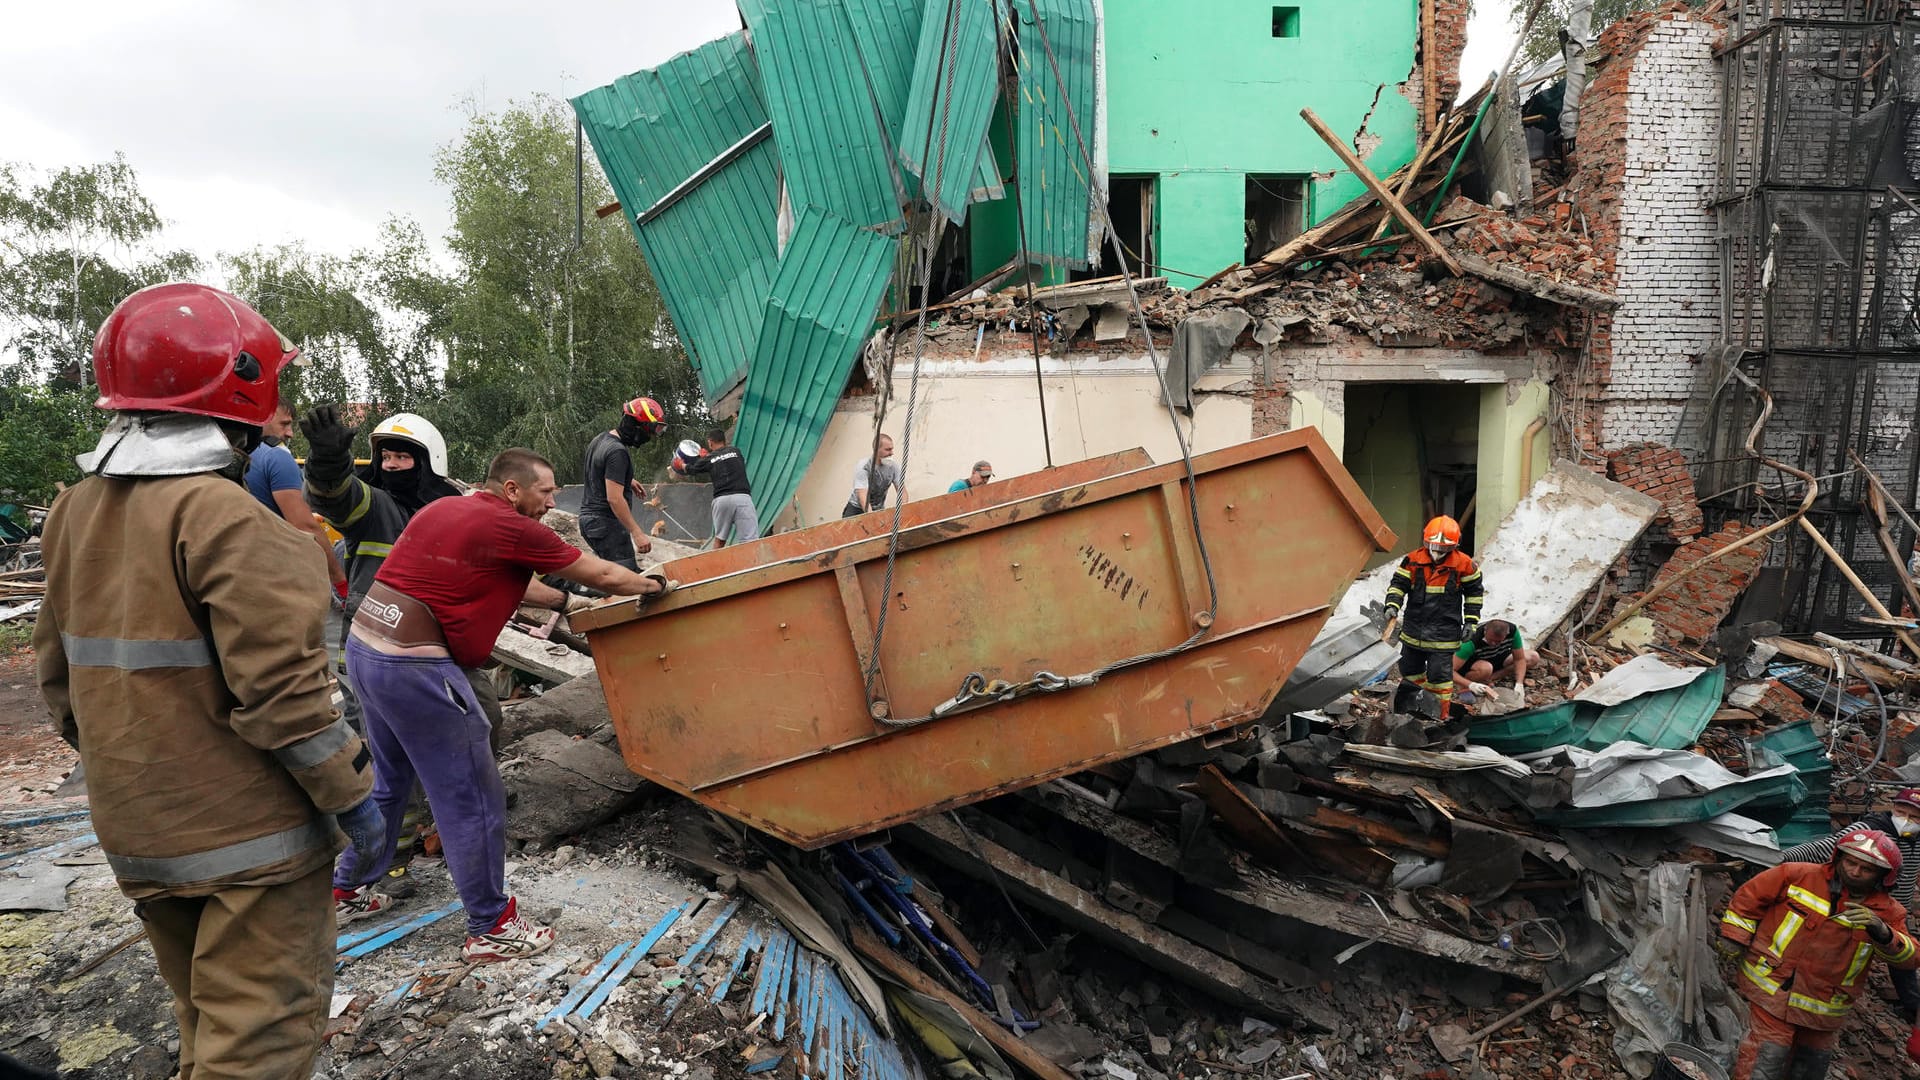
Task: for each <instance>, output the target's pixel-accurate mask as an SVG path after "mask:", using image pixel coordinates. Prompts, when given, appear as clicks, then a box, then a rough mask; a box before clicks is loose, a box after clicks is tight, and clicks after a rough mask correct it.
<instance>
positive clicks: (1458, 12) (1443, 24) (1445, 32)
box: [1420, 0, 1471, 112]
mask: <svg viewBox="0 0 1920 1080" xmlns="http://www.w3.org/2000/svg"><path fill="white" fill-rule="evenodd" d="M1470 3H1471V0H1433V33H1432V35H1431V36H1430V40H1431V41H1432V43H1433V55H1432V56H1430V57H1429V56H1422V57H1421V58H1420V62H1421V63H1422V64H1425V65H1428V66H1431V67H1432V68H1433V69H1434V74H1433V86H1434V94H1433V96H1434V97H1435V98H1436V99H1437V100H1438V101H1439V103H1440V108H1441V109H1444V108H1446V107H1447V106H1449V105H1452V104H1453V99H1454V98H1457V97H1459V96H1460V56H1461V54H1462V53H1464V52H1465V51H1466V48H1467V9H1468V7H1469V6H1470ZM1435 111H1436V112H1437V111H1438V110H1435Z"/></svg>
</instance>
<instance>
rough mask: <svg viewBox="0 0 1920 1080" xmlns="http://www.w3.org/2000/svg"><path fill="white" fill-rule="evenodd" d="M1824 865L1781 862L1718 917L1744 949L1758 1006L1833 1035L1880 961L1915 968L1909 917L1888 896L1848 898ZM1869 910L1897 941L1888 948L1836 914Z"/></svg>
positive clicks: (1744, 983)
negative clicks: (1855, 906)
mask: <svg viewBox="0 0 1920 1080" xmlns="http://www.w3.org/2000/svg"><path fill="white" fill-rule="evenodd" d="M1831 875H1832V867H1831V866H1830V865H1829V864H1824V863H1781V864H1780V865H1779V866H1776V867H1774V868H1772V869H1771V870H1767V871H1765V872H1764V873H1761V874H1760V875H1759V876H1757V877H1755V878H1754V879H1753V880H1751V881H1749V882H1747V883H1746V884H1745V885H1742V886H1741V887H1740V889H1739V891H1738V892H1736V893H1734V894H1733V902H1732V903H1731V904H1729V905H1728V906H1727V911H1726V914H1724V915H1722V916H1721V917H1720V934H1721V936H1722V937H1725V938H1726V939H1727V940H1729V941H1731V942H1733V943H1735V944H1737V945H1739V946H1741V947H1742V948H1743V949H1744V950H1745V951H1744V952H1743V953H1742V955H1741V957H1740V993H1741V994H1742V995H1743V996H1744V997H1745V998H1746V999H1747V1000H1748V1001H1750V1002H1752V1003H1753V1004H1754V1005H1755V1006H1757V1007H1759V1008H1762V1009H1765V1010H1766V1011H1767V1012H1769V1013H1772V1014H1773V1015H1774V1016H1777V1017H1779V1018H1780V1019H1782V1020H1785V1021H1787V1022H1788V1023H1790V1024H1795V1025H1797V1026H1799V1027H1807V1028H1814V1029H1816V1030H1822V1031H1829V1030H1832V1029H1834V1028H1837V1027H1839V1026H1840V1025H1841V1024H1843V1023H1845V1022H1846V1019H1847V1014H1848V1013H1849V1012H1851V1011H1852V1009H1853V1003H1854V1001H1855V1000H1856V999H1857V998H1859V997H1860V995H1862V994H1864V993H1867V992H1868V991H1867V980H1866V975H1867V968H1868V967H1870V966H1871V965H1872V963H1873V959H1874V958H1875V957H1876V956H1877V957H1879V958H1880V959H1882V960H1885V961H1886V962H1887V964H1888V966H1890V967H1896V968H1912V967H1914V966H1915V964H1916V956H1915V950H1914V941H1913V938H1912V937H1910V936H1909V935H1908V934H1907V930H1906V925H1907V913H1906V910H1905V909H1903V908H1902V907H1901V906H1900V905H1899V904H1898V903H1895V902H1894V899H1893V897H1891V896H1889V895H1887V893H1886V892H1885V891H1884V890H1881V891H1878V892H1875V893H1874V894H1873V895H1871V896H1867V897H1848V896H1846V895H1845V894H1844V893H1843V892H1842V891H1841V888H1840V886H1839V884H1838V883H1837V882H1836V881H1835V880H1834V879H1833V877H1832V876H1831ZM1856 901H1857V902H1858V903H1860V904H1863V905H1865V906H1866V907H1867V908H1868V909H1869V910H1871V911H1872V912H1873V913H1874V914H1875V915H1878V916H1880V919H1881V921H1883V922H1885V923H1886V924H1887V928H1888V929H1889V930H1892V931H1893V940H1892V941H1890V942H1888V943H1887V944H1885V945H1880V944H1877V943H1875V942H1874V941H1873V940H1872V939H1871V938H1869V937H1867V931H1866V928H1865V927H1861V928H1859V929H1854V928H1853V927H1850V926H1847V925H1846V924H1845V923H1842V922H1837V921H1835V919H1834V916H1836V915H1839V914H1840V913H1841V912H1842V911H1844V910H1845V909H1846V906H1847V904H1848V903H1850V902H1856Z"/></svg>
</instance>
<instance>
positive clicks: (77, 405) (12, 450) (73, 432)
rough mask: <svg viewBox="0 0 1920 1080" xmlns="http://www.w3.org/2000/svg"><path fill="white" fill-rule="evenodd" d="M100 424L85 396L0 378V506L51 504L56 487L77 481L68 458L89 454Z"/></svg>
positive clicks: (76, 471)
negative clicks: (17, 502)
mask: <svg viewBox="0 0 1920 1080" xmlns="http://www.w3.org/2000/svg"><path fill="white" fill-rule="evenodd" d="M100 420H101V414H100V412H98V411H97V410H95V409H94V407H93V396H92V394H91V393H89V392H87V391H84V390H81V389H79V388H77V387H74V386H72V385H69V384H66V383H59V382H55V383H50V384H46V385H38V384H35V383H32V382H26V381H21V380H13V379H0V502H5V501H10V500H13V499H21V500H24V501H26V502H31V503H37V504H39V505H41V506H45V505H46V504H48V503H50V502H52V501H53V496H54V494H55V492H57V491H58V490H59V489H58V487H57V486H56V485H57V484H59V483H60V482H61V481H65V482H67V483H72V482H74V481H75V480H78V479H80V469H79V467H78V466H76V465H75V464H74V463H73V459H74V455H76V454H83V453H85V452H87V451H88V450H91V449H93V444H94V442H95V441H96V439H97V438H98V437H99V434H100V427H101V424H100Z"/></svg>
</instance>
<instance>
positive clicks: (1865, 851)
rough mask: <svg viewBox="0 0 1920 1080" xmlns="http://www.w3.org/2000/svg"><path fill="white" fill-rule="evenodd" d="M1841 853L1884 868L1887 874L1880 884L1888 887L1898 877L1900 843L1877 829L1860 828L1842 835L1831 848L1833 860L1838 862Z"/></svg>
mask: <svg viewBox="0 0 1920 1080" xmlns="http://www.w3.org/2000/svg"><path fill="white" fill-rule="evenodd" d="M1842 855H1851V856H1853V857H1854V858H1856V859H1859V860H1860V861H1861V862H1863V863H1867V864H1869V865H1871V866H1878V867H1880V868H1882V869H1884V870H1885V871H1886V872H1887V876H1886V878H1885V879H1884V880H1883V881H1882V884H1883V885H1885V886H1886V887H1887V888H1889V889H1891V888H1893V885H1894V882H1896V881H1898V880H1899V879H1900V845H1898V844H1896V843H1894V842H1893V840H1892V839H1891V838H1890V837H1888V836H1887V834H1886V833H1883V832H1881V831H1880V830H1878V829H1861V830H1860V831H1859V832H1854V833H1848V834H1847V835H1846V836H1844V837H1842V838H1841V840H1840V844H1839V846H1838V847H1836V848H1834V850H1833V861H1834V862H1836V863H1837V862H1839V861H1840V856H1842Z"/></svg>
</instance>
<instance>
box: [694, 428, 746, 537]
mask: <svg viewBox="0 0 1920 1080" xmlns="http://www.w3.org/2000/svg"><path fill="white" fill-rule="evenodd" d="M687 471H688V472H690V473H706V474H710V475H711V476H712V477H713V546H714V547H726V546H727V534H728V533H732V534H733V542H734V543H736V544H744V543H746V542H747V541H749V540H758V539H760V513H759V511H757V510H755V509H754V508H753V485H752V484H749V483H748V482H747V459H746V458H745V457H743V456H741V454H740V451H739V449H738V448H736V447H734V446H732V445H731V444H729V443H728V442H727V433H726V432H725V431H724V430H722V429H720V428H714V429H712V430H710V431H708V432H707V452H706V453H704V454H701V455H700V456H699V457H697V458H694V459H693V460H692V461H689V462H687Z"/></svg>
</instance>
